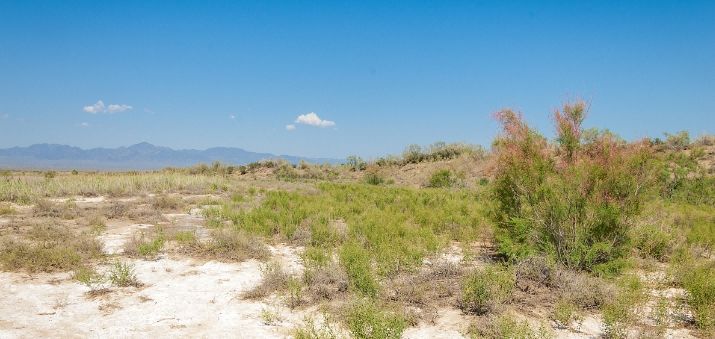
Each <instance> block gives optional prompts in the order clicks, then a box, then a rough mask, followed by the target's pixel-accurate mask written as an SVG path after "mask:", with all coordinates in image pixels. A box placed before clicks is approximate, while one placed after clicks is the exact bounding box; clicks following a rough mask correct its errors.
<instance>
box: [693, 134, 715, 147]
mask: <svg viewBox="0 0 715 339" xmlns="http://www.w3.org/2000/svg"><path fill="white" fill-rule="evenodd" d="M694 144H695V145H698V146H713V145H715V135H710V134H707V133H704V132H703V134H700V135H698V137H697V138H695V142H694Z"/></svg>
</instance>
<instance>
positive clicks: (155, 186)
mask: <svg viewBox="0 0 715 339" xmlns="http://www.w3.org/2000/svg"><path fill="white" fill-rule="evenodd" d="M228 184H229V181H228V179H225V178H223V177H219V176H205V175H189V174H183V173H134V174H129V173H97V174H94V173H87V174H82V175H72V176H58V177H56V178H54V179H40V178H29V179H18V180H9V181H0V201H12V202H17V203H25V204H27V203H32V202H34V201H36V200H37V199H38V198H43V197H59V196H70V195H83V196H95V195H110V196H132V195H141V194H148V193H168V192H176V191H183V190H189V191H194V192H201V193H203V192H205V191H209V190H214V189H218V188H221V187H226V186H227V185H228Z"/></svg>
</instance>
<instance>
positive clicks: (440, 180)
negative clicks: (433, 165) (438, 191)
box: [429, 170, 464, 188]
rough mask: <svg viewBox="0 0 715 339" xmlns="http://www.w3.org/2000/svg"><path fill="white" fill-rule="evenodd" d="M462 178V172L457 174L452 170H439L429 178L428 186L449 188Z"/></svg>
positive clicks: (456, 184)
mask: <svg viewBox="0 0 715 339" xmlns="http://www.w3.org/2000/svg"><path fill="white" fill-rule="evenodd" d="M463 179H464V174H457V173H455V172H454V171H453V170H439V171H437V172H435V173H433V174H432V175H431V176H430V178H429V185H430V187H444V188H450V187H455V186H458V185H459V183H460V182H461V181H462V180H463Z"/></svg>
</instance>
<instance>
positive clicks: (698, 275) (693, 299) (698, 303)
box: [681, 263, 715, 334]
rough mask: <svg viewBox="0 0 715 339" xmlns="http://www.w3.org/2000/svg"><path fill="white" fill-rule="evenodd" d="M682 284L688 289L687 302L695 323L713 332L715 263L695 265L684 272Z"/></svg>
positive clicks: (714, 317)
mask: <svg viewBox="0 0 715 339" xmlns="http://www.w3.org/2000/svg"><path fill="white" fill-rule="evenodd" d="M681 279H682V281H681V283H682V286H683V288H685V290H686V291H688V294H687V302H688V304H689V305H690V308H691V309H692V311H693V315H694V317H695V324H696V325H697V326H698V327H699V328H700V329H702V330H703V331H704V332H706V333H709V334H715V265H713V264H712V263H706V264H700V265H695V266H693V267H692V268H690V269H687V271H685V272H684V274H683V276H682V278H681Z"/></svg>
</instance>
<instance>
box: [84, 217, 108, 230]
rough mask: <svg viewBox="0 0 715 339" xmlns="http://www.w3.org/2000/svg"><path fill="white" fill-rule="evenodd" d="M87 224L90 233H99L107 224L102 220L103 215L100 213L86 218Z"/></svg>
mask: <svg viewBox="0 0 715 339" xmlns="http://www.w3.org/2000/svg"><path fill="white" fill-rule="evenodd" d="M87 225H88V226H89V229H90V233H92V234H96V235H99V234H101V233H102V232H104V230H106V229H107V224H106V223H105V222H104V217H102V215H101V214H98V213H97V214H92V215H91V216H89V217H88V218H87Z"/></svg>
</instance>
